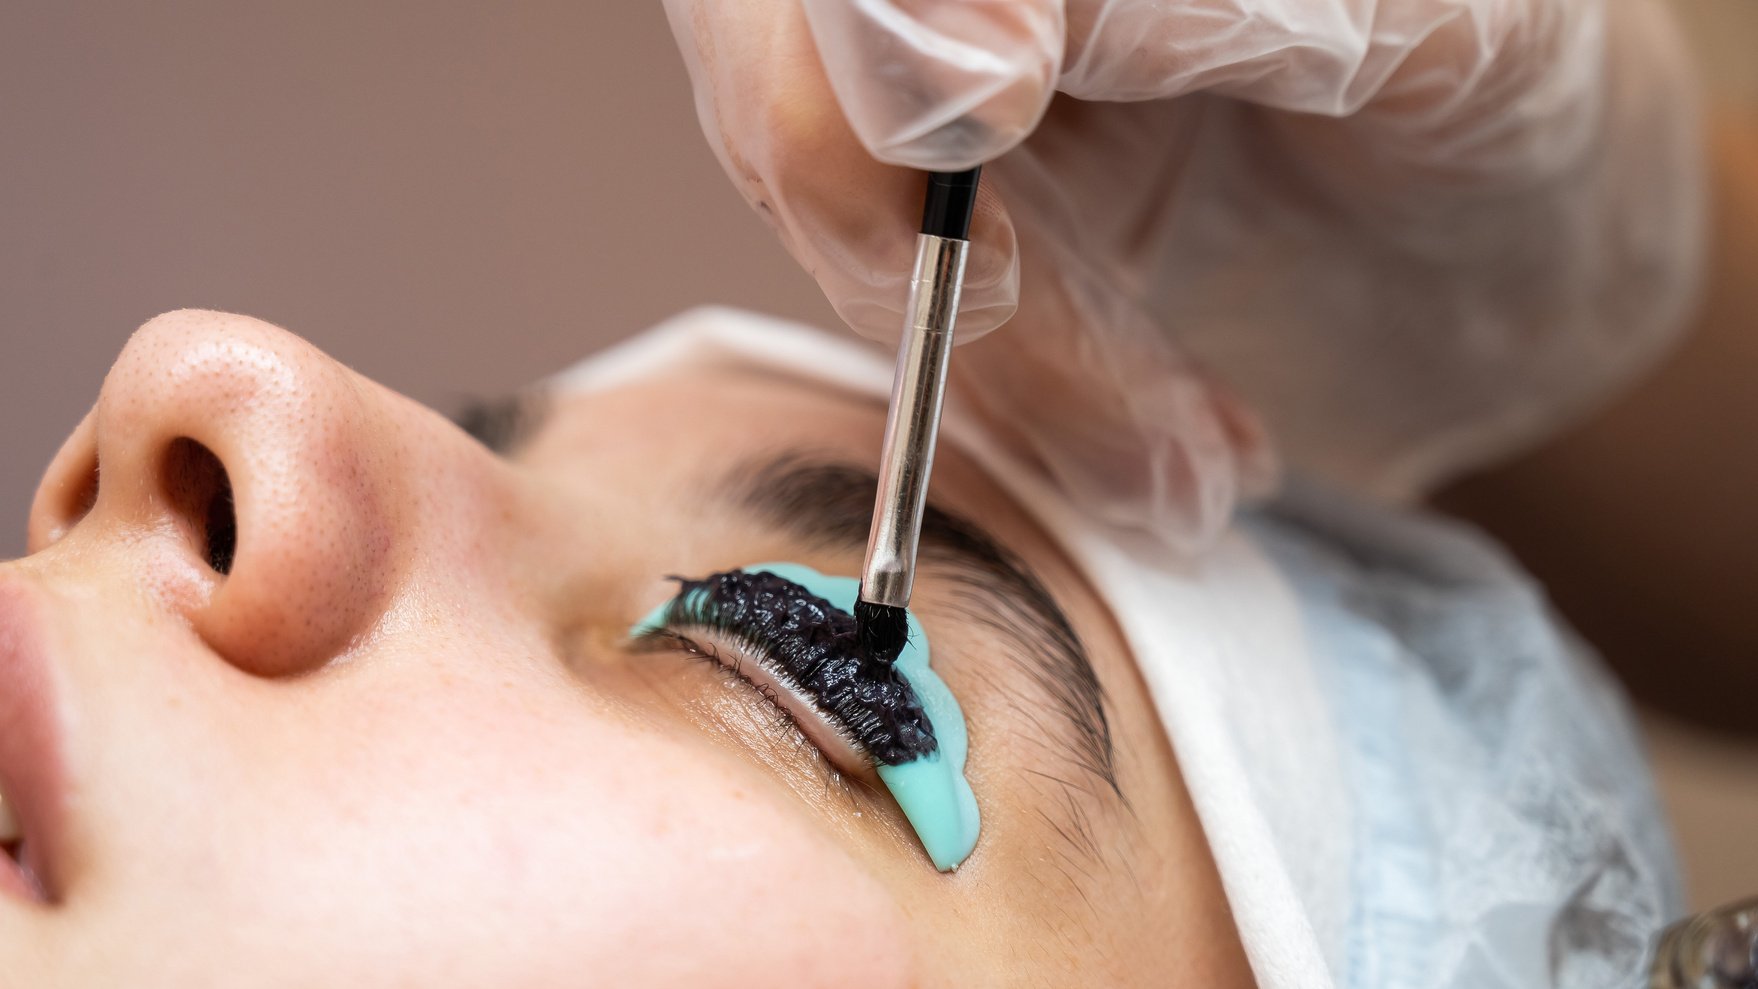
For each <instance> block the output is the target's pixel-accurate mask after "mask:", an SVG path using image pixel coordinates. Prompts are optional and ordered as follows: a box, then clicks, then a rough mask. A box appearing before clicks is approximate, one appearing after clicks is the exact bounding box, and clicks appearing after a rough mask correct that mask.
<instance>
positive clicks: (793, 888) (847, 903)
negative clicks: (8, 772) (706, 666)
mask: <svg viewBox="0 0 1758 989" xmlns="http://www.w3.org/2000/svg"><path fill="white" fill-rule="evenodd" d="M529 687H530V685H529V684H522V685H521V688H529ZM418 689H419V688H418ZM443 693H444V696H441V695H440V694H439V693H430V694H427V695H425V696H421V697H414V696H406V697H405V698H404V700H406V701H407V702H408V703H407V704H406V705H405V704H401V703H399V704H398V705H396V706H395V708H390V707H387V706H385V705H383V704H380V705H378V706H377V710H376V712H375V716H373V717H370V718H369V717H366V716H364V715H363V714H360V713H358V712H356V715H355V716H353V717H350V718H348V719H346V722H343V723H351V725H352V726H353V727H351V728H350V729H348V730H347V731H345V732H336V733H334V734H333V735H331V736H329V737H331V738H334V739H335V740H336V742H335V744H334V747H324V748H313V747H311V745H310V744H309V742H308V743H307V745H306V747H305V749H304V751H303V753H302V754H301V755H300V756H299V757H297V758H280V759H278V760H277V763H278V764H277V765H276V766H275V767H274V769H273V770H272V772H271V773H263V772H262V763H261V762H260V761H255V760H253V767H252V768H253V770H255V771H257V772H258V773H259V775H258V776H257V777H256V779H255V785H254V786H253V787H252V788H251V791H250V792H251V793H252V794H272V796H271V797H269V798H268V799H267V800H264V801H262V802H260V803H259V802H257V801H255V800H249V799H245V798H241V796H240V795H239V794H237V793H233V794H231V795H229V796H222V795H220V794H214V795H213V796H214V798H215V799H216V800H222V801H224V803H226V804H229V805H231V806H232V810H231V811H227V812H222V813H221V816H223V817H224V818H225V819H226V820H227V822H228V824H227V826H225V827H223V828H221V829H219V830H215V831H210V832H209V842H210V843H219V844H224V845H226V846H229V847H226V848H225V849H224V850H223V851H222V850H220V849H210V851H218V852H220V854H221V855H222V856H223V858H224V859H225V860H226V861H227V863H228V866H229V867H228V869H227V870H226V872H225V873H224V877H225V878H220V879H219V881H220V883H221V887H220V888H214V889H208V890H205V891H204V890H203V889H200V888H197V889H193V890H190V891H189V895H191V896H192V897H195V898H197V899H198V900H206V901H208V902H201V903H196V904H193V905H192V906H193V907H194V908H195V909H193V910H192V911H190V912H189V913H188V914H186V915H185V918H186V922H189V921H188V918H190V917H199V916H202V915H209V916H212V917H215V918H217V917H219V916H225V915H234V916H235V915H237V913H239V912H241V911H245V912H248V913H249V914H250V915H252V916H255V917H258V918H260V919H261V920H262V921H263V922H264V926H265V928H266V929H268V930H271V931H273V933H274V943H273V944H272V945H271V944H267V943H263V944H256V945H252V946H250V949H249V953H250V954H252V955H254V956H256V959H255V963H260V962H261V960H262V959H263V958H266V957H274V956H279V957H281V958H283V959H285V964H286V965H288V966H290V967H291V969H292V970H296V971H300V972H302V973H303V974H304V975H306V976H309V977H310V979H308V982H309V981H315V982H317V983H323V982H328V983H329V984H357V985H361V984H393V983H395V984H418V985H430V986H435V987H446V986H457V985H477V984H481V985H490V984H492V985H500V986H507V987H510V989H511V987H517V989H540V987H550V986H556V987H560V986H573V985H579V984H581V978H582V975H583V974H587V975H589V976H590V980H589V981H590V982H591V983H592V984H601V985H629V986H644V985H724V986H739V985H752V986H757V985H772V984H774V981H775V975H776V973H778V972H785V973H788V982H789V984H790V985H826V986H838V985H859V986H874V987H889V986H904V985H912V984H917V982H918V981H919V980H918V979H916V978H915V977H914V969H915V963H914V950H913V948H912V941H911V938H910V934H911V931H910V929H909V928H908V927H907V924H906V920H905V917H904V913H903V911H902V910H901V909H900V907H899V905H898V904H897V903H896V901H895V900H894V899H892V898H891V896H890V895H889V894H888V893H887V891H886V890H885V889H884V888H883V887H882V886H881V885H880V884H879V883H878V882H877V881H876V880H875V879H874V878H873V877H872V876H871V875H869V874H868V873H867V872H866V871H864V870H863V869H861V868H860V867H859V866H858V865H856V863H855V862H854V860H853V859H851V858H850V857H849V856H848V855H847V854H845V852H844V851H843V849H842V847H841V846H840V845H839V844H837V843H836V841H835V839H834V838H832V837H831V835H830V834H828V833H827V832H825V831H824V830H822V829H821V828H819V827H817V826H815V825H814V823H813V822H812V820H811V818H810V817H808V816H807V814H806V813H805V811H804V810H803V808H801V807H800V806H799V805H797V803H795V802H794V801H793V799H792V798H791V797H790V796H788V795H786V793H785V791H783V790H781V788H780V787H778V786H777V785H775V784H774V782H773V781H772V780H770V779H769V778H768V777H767V776H764V775H762V774H761V771H759V770H757V769H756V768H755V767H750V766H746V765H744V764H743V762H742V760H738V759H736V758H730V759H729V758H728V757H727V756H724V755H719V754H717V753H716V752H715V751H714V750H712V749H708V748H704V747H701V746H699V745H696V744H693V742H692V739H691V738H689V737H683V738H668V737H665V736H661V735H655V734H652V733H648V732H636V731H633V730H630V729H629V728H627V727H625V726H624V725H622V724H620V723H618V722H613V721H610V720H606V719H601V718H598V717H595V716H594V715H592V714H591V713H589V712H587V711H584V710H582V709H581V706H580V705H579V704H578V702H577V699H575V698H571V697H568V698H565V699H564V700H563V701H562V702H559V703H552V704H550V705H548V706H544V705H542V704H538V705H536V706H534V705H533V704H532V702H531V693H532V692H531V691H530V690H529V689H520V690H517V691H514V690H511V689H509V688H507V687H506V686H505V685H503V684H498V683H497V684H489V683H474V684H471V685H469V687H468V689H465V685H464V684H454V685H453V686H452V687H450V688H448V689H447V690H445V691H444V692H443ZM497 695H498V696H499V697H500V700H497ZM335 713H336V712H325V720H326V721H329V722H331V723H332V724H335V723H338V722H336V721H335V719H334V715H335ZM308 727H309V726H308ZM275 748H277V749H280V750H281V751H286V749H285V747H284V746H279V745H277V746H275ZM260 755H261V753H259V756H260ZM270 778H273V779H274V781H275V782H274V783H272V784H271V783H270V781H269V780H270ZM210 806H213V805H210ZM210 875H212V874H211V873H210ZM163 878H164V877H161V879H163ZM216 878H218V877H216ZM210 911H211V912H212V913H211V914H210ZM197 923H199V922H197ZM315 959H322V960H321V961H315Z"/></svg>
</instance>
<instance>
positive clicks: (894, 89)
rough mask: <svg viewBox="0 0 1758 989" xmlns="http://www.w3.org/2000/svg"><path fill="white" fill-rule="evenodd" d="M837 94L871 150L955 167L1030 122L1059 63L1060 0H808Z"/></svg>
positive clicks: (975, 159)
mask: <svg viewBox="0 0 1758 989" xmlns="http://www.w3.org/2000/svg"><path fill="white" fill-rule="evenodd" d="M805 6H806V19H807V22H808V24H809V25H810V27H811V31H812V36H813V39H814V40H815V42H816V43H817V47H818V54H819V59H820V61H821V62H822V64H823V66H824V70H825V73H826V75H827V76H828V78H829V80H830V85H831V89H832V90H834V92H835V94H836V98H837V101H838V103H840V104H841V106H842V110H843V114H844V116H845V117H846V118H847V120H848V122H849V125H850V127H851V128H852V129H853V130H854V132H855V134H856V135H857V136H858V137H859V138H860V141H861V143H862V144H863V145H865V146H866V148H867V149H868V151H869V152H871V153H872V154H873V156H874V157H876V158H878V159H879V160H880V161H883V162H885V163H887V164H892V165H899V166H903V167H907V168H916V169H923V170H928V171H957V170H962V169H966V168H972V167H974V166H976V165H980V164H982V163H983V162H986V161H990V160H993V159H995V158H997V157H1000V156H1001V155H1002V154H1004V153H1006V152H1007V151H1009V150H1011V149H1012V148H1013V147H1015V146H1016V145H1018V144H1019V143H1020V142H1021V141H1022V140H1024V139H1025V137H1026V135H1028V134H1030V133H1031V132H1032V130H1033V129H1034V128H1035V127H1036V126H1037V124H1038V120H1039V119H1040V118H1041V117H1042V116H1043V114H1044V110H1045V108H1046V107H1047V106H1048V105H1049V103H1050V98H1051V96H1052V95H1053V94H1054V91H1055V85H1056V80H1057V78H1058V77H1059V76H1060V74H1061V66H1062V50H1063V30H1064V20H1063V15H1062V4H1061V0H1015V2H1009V3H989V4H981V3H979V4H971V3H946V2H940V3H912V4H909V5H907V6H906V5H900V4H897V3H896V2H894V0H867V2H862V3H851V2H849V0H806V4H805Z"/></svg>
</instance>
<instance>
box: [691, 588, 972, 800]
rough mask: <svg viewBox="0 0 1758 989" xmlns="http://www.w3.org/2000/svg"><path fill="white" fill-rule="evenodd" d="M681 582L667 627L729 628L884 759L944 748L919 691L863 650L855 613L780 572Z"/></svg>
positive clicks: (897, 761)
mask: <svg viewBox="0 0 1758 989" xmlns="http://www.w3.org/2000/svg"><path fill="white" fill-rule="evenodd" d="M671 579H672V580H675V581H677V582H678V585H679V591H678V596H677V597H676V598H674V599H673V600H672V603H671V604H670V605H668V606H667V607H666V610H665V619H664V621H665V626H666V627H667V628H668V629H672V630H677V631H681V630H683V629H687V628H690V627H697V628H703V629H708V630H711V631H716V632H721V633H723V634H726V635H728V636H730V637H732V638H733V639H734V640H736V641H739V642H743V643H748V644H750V645H752V646H755V647H756V648H758V649H760V650H761V654H760V655H757V656H752V657H751V659H753V660H755V661H758V662H761V663H763V664H764V665H765V666H766V667H767V668H768V669H769V671H770V672H771V674H772V675H775V676H777V677H780V678H784V679H785V680H786V681H787V682H788V683H789V684H790V685H792V686H793V687H794V688H795V689H797V690H798V691H799V692H800V693H801V694H803V695H805V696H806V697H808V698H811V699H812V700H813V701H814V702H816V704H817V705H818V707H819V709H820V710H821V711H823V712H824V713H825V714H827V715H829V716H830V717H831V718H832V719H833V720H834V721H835V723H836V724H837V725H839V726H841V727H842V729H843V731H845V732H846V733H847V734H848V737H849V738H850V739H852V740H853V741H854V742H856V743H858V744H859V745H860V746H861V747H862V748H864V749H865V750H866V751H867V753H868V754H869V755H871V756H872V757H873V758H874V759H875V760H876V761H878V762H880V763H883V764H884V765H887V766H897V765H901V764H903V763H906V762H910V761H912V760H915V759H919V758H921V757H922V756H925V755H929V754H931V753H933V752H934V751H935V749H936V748H938V743H936V742H935V740H934V726H933V725H932V724H930V723H929V721H928V716H927V714H926V713H924V712H923V711H922V702H921V699H920V698H918V697H917V696H916V692H915V689H914V688H913V687H911V686H910V685H909V681H907V680H905V679H904V678H903V675H902V674H900V673H899V672H898V671H897V669H896V667H895V666H893V665H892V664H890V663H884V662H878V661H875V660H872V659H869V658H868V657H867V655H866V653H865V652H864V651H863V650H862V649H861V646H860V638H859V633H858V630H857V629H856V626H855V618H854V616H853V615H851V614H849V613H848V612H846V611H843V610H842V609H840V608H837V607H836V606H835V605H833V604H831V603H830V602H829V601H826V600H824V599H823V598H821V597H818V596H817V595H815V594H813V593H812V592H810V591H808V590H806V589H805V588H804V587H802V586H800V585H799V584H796V583H794V582H793V581H791V580H786V579H783V578H781V577H777V576H776V575H774V574H772V573H767V572H763V571H759V572H756V573H746V572H745V571H743V570H728V571H726V572H725V573H716V574H710V575H708V576H707V577H704V578H702V579H701V580H685V579H684V578H681V577H673V578H671Z"/></svg>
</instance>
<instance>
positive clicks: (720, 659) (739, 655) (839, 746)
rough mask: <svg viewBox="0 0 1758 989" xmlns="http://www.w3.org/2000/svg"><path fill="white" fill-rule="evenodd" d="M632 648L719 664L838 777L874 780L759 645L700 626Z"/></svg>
mask: <svg viewBox="0 0 1758 989" xmlns="http://www.w3.org/2000/svg"><path fill="white" fill-rule="evenodd" d="M635 642H636V643H637V644H651V645H654V646H658V647H662V648H666V647H669V648H671V649H674V650H678V651H683V652H688V653H690V654H692V655H694V656H696V657H698V658H701V659H703V660H705V661H707V662H712V663H716V664H718V665H719V666H720V667H721V668H722V669H724V670H726V671H727V672H728V673H729V674H731V675H732V676H736V677H738V678H739V680H740V681H741V682H743V683H744V685H745V686H746V687H747V688H749V689H750V690H751V691H752V693H754V694H756V695H758V696H759V697H760V698H761V699H762V700H763V701H764V702H765V703H767V704H770V705H772V706H774V707H775V708H776V709H777V710H779V711H780V712H781V713H782V714H783V715H785V716H786V717H787V718H788V720H789V721H790V722H791V723H792V727H793V728H795V729H797V730H798V732H799V734H800V735H802V736H803V737H804V738H805V739H806V741H807V742H809V743H811V745H812V746H813V747H814V748H815V749H817V750H818V752H819V754H821V755H822V756H823V757H824V760H825V761H826V762H828V763H829V764H830V767H831V768H833V769H834V770H836V771H837V772H839V773H844V774H847V775H850V776H856V777H861V778H866V777H869V776H871V775H872V774H873V760H872V757H871V756H869V755H868V754H867V751H866V749H865V748H864V747H863V746H862V745H861V744H860V743H859V742H857V741H856V740H855V739H853V738H851V737H849V735H848V734H847V733H846V732H845V731H843V730H842V729H841V728H840V727H838V726H837V724H836V722H835V719H833V718H832V717H831V716H830V715H829V714H827V713H826V712H825V711H824V710H823V709H822V708H821V707H819V706H818V704H817V703H815V702H814V701H813V700H812V698H811V697H810V696H808V695H807V694H806V693H805V692H804V691H802V690H800V689H799V687H797V686H796V685H795V684H794V683H793V681H792V679H791V678H790V677H789V676H788V675H787V674H786V673H785V672H784V671H782V670H779V669H777V668H776V667H775V665H774V663H773V662H771V661H770V659H769V657H768V654H767V651H766V650H765V649H764V648H763V647H762V646H761V645H760V644H759V643H754V642H749V641H741V637H740V636H737V635H735V634H729V633H727V632H726V631H723V630H720V629H714V628H708V627H706V626H700V625H675V626H672V625H668V626H665V627H663V628H657V629H652V630H649V631H647V632H643V633H641V635H639V636H638V637H637V638H636V639H635Z"/></svg>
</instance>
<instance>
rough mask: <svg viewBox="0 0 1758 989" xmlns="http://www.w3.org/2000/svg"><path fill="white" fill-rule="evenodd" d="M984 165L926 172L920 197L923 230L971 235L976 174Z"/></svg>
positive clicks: (960, 237)
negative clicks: (962, 170)
mask: <svg viewBox="0 0 1758 989" xmlns="http://www.w3.org/2000/svg"><path fill="white" fill-rule="evenodd" d="M982 174H983V166H981V165H978V166H977V167H976V168H973V169H970V170H969V171H964V172H929V173H928V194H927V195H926V196H925V197H924V198H923V201H922V232H923V233H925V234H929V235H932V236H935V237H950V238H952V239H953V240H970V239H971V211H972V210H973V209H975V208H976V205H977V178H978V177H979V176H981V175H982Z"/></svg>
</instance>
